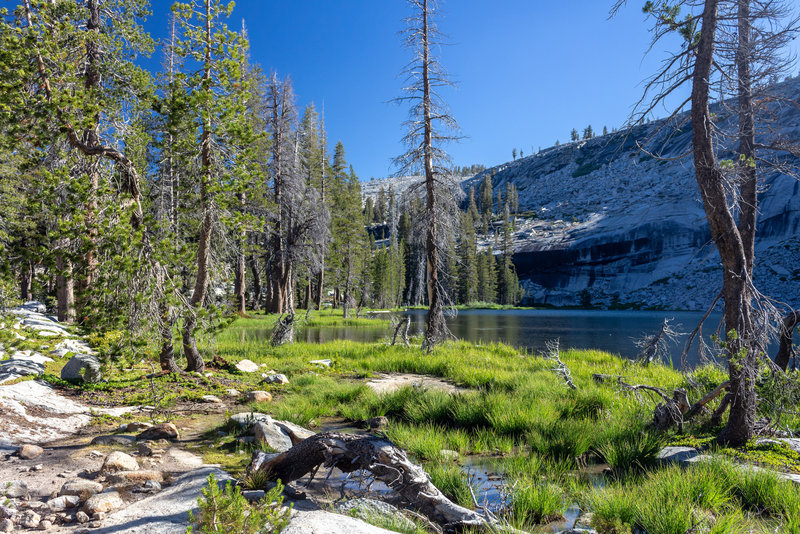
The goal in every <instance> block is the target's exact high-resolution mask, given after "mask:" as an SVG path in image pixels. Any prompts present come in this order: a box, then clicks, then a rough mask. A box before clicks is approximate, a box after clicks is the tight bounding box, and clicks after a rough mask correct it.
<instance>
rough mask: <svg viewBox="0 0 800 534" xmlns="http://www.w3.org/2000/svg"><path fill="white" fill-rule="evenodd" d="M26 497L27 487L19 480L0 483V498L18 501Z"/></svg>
mask: <svg viewBox="0 0 800 534" xmlns="http://www.w3.org/2000/svg"><path fill="white" fill-rule="evenodd" d="M26 495H28V485H27V484H25V483H24V482H22V481H20V480H11V481H9V482H5V483H0V496H5V497H8V498H9V499H19V498H22V497H25V496H26Z"/></svg>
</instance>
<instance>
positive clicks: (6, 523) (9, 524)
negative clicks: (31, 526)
mask: <svg viewBox="0 0 800 534" xmlns="http://www.w3.org/2000/svg"><path fill="white" fill-rule="evenodd" d="M0 532H14V522H13V521H12V520H10V519H3V520H2V521H0Z"/></svg>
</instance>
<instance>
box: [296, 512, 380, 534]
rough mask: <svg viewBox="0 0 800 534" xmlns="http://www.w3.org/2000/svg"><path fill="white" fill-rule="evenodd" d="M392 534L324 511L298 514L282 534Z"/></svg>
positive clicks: (344, 516) (359, 521)
mask: <svg viewBox="0 0 800 534" xmlns="http://www.w3.org/2000/svg"><path fill="white" fill-rule="evenodd" d="M309 532H324V533H325V534H392V531H390V530H386V529H383V528H380V527H376V526H373V525H370V524H369V523H365V522H364V521H362V520H361V519H357V518H355V517H348V516H346V515H341V514H334V513H331V512H326V511H324V510H315V511H313V512H299V511H298V512H297V513H296V515H294V516H293V517H292V520H291V521H290V522H289V525H288V526H287V527H286V529H284V530H283V531H282V534H308V533H309Z"/></svg>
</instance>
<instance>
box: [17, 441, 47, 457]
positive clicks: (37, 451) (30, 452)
mask: <svg viewBox="0 0 800 534" xmlns="http://www.w3.org/2000/svg"><path fill="white" fill-rule="evenodd" d="M43 452H44V449H43V448H41V447H39V446H38V445H31V444H28V443H26V444H25V445H23V446H22V447H20V448H19V450H18V451H17V454H18V455H19V457H20V458H22V459H23V460H33V459H35V458H38V457H39V456H41V455H42V453H43Z"/></svg>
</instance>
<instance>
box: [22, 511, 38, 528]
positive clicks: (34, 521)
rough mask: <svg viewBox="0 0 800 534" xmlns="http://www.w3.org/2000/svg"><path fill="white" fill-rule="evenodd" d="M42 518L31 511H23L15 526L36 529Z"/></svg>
mask: <svg viewBox="0 0 800 534" xmlns="http://www.w3.org/2000/svg"><path fill="white" fill-rule="evenodd" d="M41 521H42V518H41V516H40V515H39V514H37V513H36V512H34V511H33V510H25V511H24V512H22V513H21V514H20V516H19V519H17V524H18V525H19V526H21V527H24V528H36V527H38V526H39V523H41Z"/></svg>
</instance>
